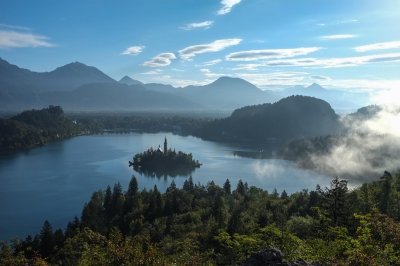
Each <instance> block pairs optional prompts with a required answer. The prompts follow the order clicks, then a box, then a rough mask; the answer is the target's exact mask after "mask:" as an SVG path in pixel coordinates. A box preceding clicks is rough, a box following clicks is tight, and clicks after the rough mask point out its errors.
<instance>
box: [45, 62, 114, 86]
mask: <svg viewBox="0 0 400 266" xmlns="http://www.w3.org/2000/svg"><path fill="white" fill-rule="evenodd" d="M39 75H40V76H41V77H42V79H41V80H40V82H42V84H41V86H42V87H41V90H43V91H50V90H51V91H71V90H73V89H76V88H78V87H79V86H82V85H84V84H89V83H106V82H108V83H115V80H113V79H112V78H110V77H109V76H107V75H106V74H104V73H103V72H101V71H100V70H98V69H97V68H95V67H92V66H87V65H85V64H82V63H79V62H74V63H70V64H67V65H65V66H62V67H59V68H57V69H55V70H53V71H51V72H46V73H40V74H39Z"/></svg>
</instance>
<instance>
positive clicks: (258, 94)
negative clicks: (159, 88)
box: [179, 77, 277, 109]
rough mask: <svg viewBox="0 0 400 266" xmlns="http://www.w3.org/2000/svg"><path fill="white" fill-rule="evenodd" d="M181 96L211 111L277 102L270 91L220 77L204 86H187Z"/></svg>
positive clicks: (235, 79) (237, 79) (239, 80)
mask: <svg viewBox="0 0 400 266" xmlns="http://www.w3.org/2000/svg"><path fill="white" fill-rule="evenodd" d="M179 93H181V95H183V96H185V97H186V98H188V99H193V100H196V102H198V103H200V104H202V105H203V106H206V107H208V108H211V109H234V108H238V107H241V106H245V105H250V104H260V103H266V102H272V101H275V100H277V97H276V96H275V95H273V94H272V93H271V92H270V91H262V90H260V89H259V88H257V87H256V86H254V85H253V84H251V83H250V82H247V81H245V80H243V79H240V78H231V77H221V78H219V79H217V80H216V81H214V82H212V83H210V84H207V85H204V86H187V87H185V88H183V89H182V90H180V92H179Z"/></svg>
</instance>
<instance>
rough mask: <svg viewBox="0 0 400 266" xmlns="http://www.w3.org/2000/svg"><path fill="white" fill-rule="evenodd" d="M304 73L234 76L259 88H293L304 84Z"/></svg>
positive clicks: (305, 74)
mask: <svg viewBox="0 0 400 266" xmlns="http://www.w3.org/2000/svg"><path fill="white" fill-rule="evenodd" d="M307 75H309V74H308V73H306V72H272V73H236V74H235V76H237V77H240V78H243V79H245V80H248V81H249V82H251V83H253V84H255V85H256V86H257V87H259V88H267V87H269V86H281V87H284V86H294V85H299V84H304V83H306V82H305V79H306V77H307Z"/></svg>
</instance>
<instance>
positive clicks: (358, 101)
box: [279, 83, 369, 111]
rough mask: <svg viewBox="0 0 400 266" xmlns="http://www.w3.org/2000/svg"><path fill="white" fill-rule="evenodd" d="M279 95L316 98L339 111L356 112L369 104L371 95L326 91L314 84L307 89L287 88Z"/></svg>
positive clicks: (298, 87)
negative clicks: (355, 110)
mask: <svg viewBox="0 0 400 266" xmlns="http://www.w3.org/2000/svg"><path fill="white" fill-rule="evenodd" d="M279 95H281V96H282V97H287V96H291V95H304V96H311V97H316V98H319V99H322V100H325V101H327V102H329V103H330V104H331V105H332V106H333V107H334V108H335V109H336V110H339V111H342V110H343V111H348V110H354V109H357V108H359V107H360V106H365V105H367V104H368V103H369V95H368V94H367V93H361V92H352V91H344V90H334V89H326V88H324V87H322V86H320V85H319V84H317V83H313V84H311V85H310V86H307V87H304V86H294V87H291V88H287V89H284V90H283V91H280V92H279Z"/></svg>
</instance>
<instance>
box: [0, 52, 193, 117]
mask: <svg viewBox="0 0 400 266" xmlns="http://www.w3.org/2000/svg"><path fill="white" fill-rule="evenodd" d="M122 81H124V82H127V81H129V82H130V83H132V82H135V80H133V79H130V78H129V77H126V78H123V79H122ZM136 83H139V81H136ZM49 104H57V105H61V106H63V107H64V108H65V109H67V110H68V109H69V110H71V109H79V110H84V109H91V110H111V109H112V110H138V109H146V110H148V109H189V108H190V109H200V108H201V106H200V105H199V104H197V103H195V102H192V101H189V100H187V99H185V98H183V97H179V96H177V95H172V94H168V93H161V92H155V91H150V90H148V89H146V88H145V87H143V86H142V85H140V84H136V85H132V86H128V85H126V84H122V83H118V82H116V81H115V80H113V79H112V78H110V77H109V76H107V75H106V74H104V73H103V72H101V71H100V70H98V69H97V68H95V67H91V66H87V65H84V64H82V63H78V62H75V63H71V64H67V65H65V66H62V67H59V68H57V69H55V70H53V71H51V72H45V73H37V72H32V71H29V70H27V69H22V68H19V67H18V66H15V65H12V64H10V63H8V62H7V61H5V60H1V59H0V106H1V107H0V109H3V110H7V109H8V110H18V109H27V108H28V109H29V108H37V107H43V106H47V105H49Z"/></svg>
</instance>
